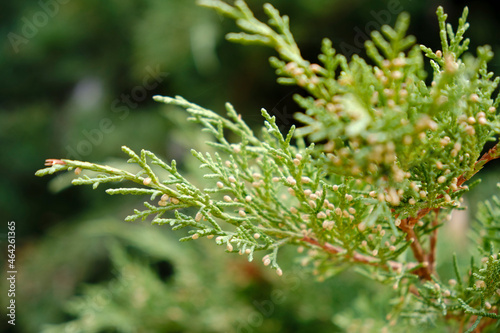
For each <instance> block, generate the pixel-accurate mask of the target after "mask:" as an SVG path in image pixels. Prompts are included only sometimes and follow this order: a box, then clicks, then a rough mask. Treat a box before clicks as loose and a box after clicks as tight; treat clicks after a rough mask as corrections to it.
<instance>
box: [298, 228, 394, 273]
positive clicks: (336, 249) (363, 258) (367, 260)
mask: <svg viewBox="0 0 500 333" xmlns="http://www.w3.org/2000/svg"><path fill="white" fill-rule="evenodd" d="M301 240H302V241H303V242H306V243H309V244H311V245H315V246H318V247H321V248H322V249H323V250H324V251H325V252H328V253H332V254H339V253H342V252H345V249H343V248H341V247H340V246H335V245H332V244H330V243H320V242H319V241H318V240H317V239H315V238H312V237H309V236H304V237H303V238H302V239H301ZM344 257H345V258H346V259H350V260H351V261H354V262H359V263H363V264H367V265H370V266H377V267H381V268H383V269H385V270H389V268H391V269H392V270H393V271H398V270H401V268H402V265H401V263H399V262H396V261H387V262H386V263H384V264H382V263H381V262H380V260H379V259H377V258H375V257H370V256H367V255H363V254H360V253H357V252H355V253H352V254H348V253H346V254H345V256H344Z"/></svg>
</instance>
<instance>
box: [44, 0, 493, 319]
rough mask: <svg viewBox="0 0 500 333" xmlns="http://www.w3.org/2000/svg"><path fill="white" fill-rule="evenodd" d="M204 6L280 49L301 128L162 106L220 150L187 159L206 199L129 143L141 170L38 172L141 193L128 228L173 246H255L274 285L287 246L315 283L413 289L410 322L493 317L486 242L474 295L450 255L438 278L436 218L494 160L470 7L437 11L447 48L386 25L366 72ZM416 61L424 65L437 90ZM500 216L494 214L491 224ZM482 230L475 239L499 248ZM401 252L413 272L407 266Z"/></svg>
mask: <svg viewBox="0 0 500 333" xmlns="http://www.w3.org/2000/svg"><path fill="white" fill-rule="evenodd" d="M201 4H202V5H204V6H206V7H209V8H213V9H215V10H218V11H219V12H220V13H222V14H223V15H227V16H228V17H231V18H232V19H235V20H236V23H237V25H238V27H239V28H240V29H241V30H242V31H241V32H238V33H236V34H234V33H233V34H229V35H228V39H230V40H233V41H238V42H243V43H253V44H262V45H265V46H268V47H272V48H274V49H275V50H276V52H277V56H276V57H272V58H271V59H270V63H271V65H272V66H273V67H274V68H275V69H276V74H277V75H278V82H279V83H281V84H287V85H297V86H299V87H301V88H303V91H304V94H303V95H296V96H295V100H296V102H297V103H298V105H299V106H300V107H301V108H303V109H304V112H299V113H297V114H296V118H297V120H298V121H299V122H300V123H301V124H302V125H301V126H299V127H298V128H295V127H292V128H291V129H290V131H289V132H288V133H281V132H280V128H279V126H278V124H277V123H276V118H275V117H271V116H270V115H269V113H268V112H267V111H266V110H262V111H261V113H262V116H263V118H264V127H263V128H262V130H261V131H260V132H254V131H253V130H252V129H250V128H249V127H248V126H247V124H246V123H245V122H244V120H243V119H242V117H241V115H239V114H238V113H237V112H236V110H235V109H234V108H233V107H232V106H231V105H230V104H226V114H227V116H225V117H224V116H221V115H220V114H219V113H217V112H214V111H211V110H207V109H205V108H203V107H201V106H198V105H196V104H194V103H191V102H189V101H187V100H185V99H184V98H182V97H179V96H177V97H175V98H172V97H164V96H155V97H154V99H155V100H156V101H158V102H162V103H166V104H170V105H175V106H178V107H182V108H184V109H186V111H187V113H188V114H189V118H188V119H189V120H190V121H192V122H194V123H197V124H199V125H200V126H202V127H203V129H204V131H206V132H208V133H210V134H211V135H212V137H213V139H212V141H210V142H208V145H210V146H211V148H212V149H213V150H214V152H213V153H204V152H198V151H194V150H193V151H192V154H193V156H194V158H195V159H196V160H197V161H198V162H199V164H200V168H201V169H202V170H203V172H204V184H205V185H204V186H205V187H204V188H199V187H197V186H195V185H194V184H193V183H192V182H191V181H190V180H189V178H190V177H184V176H182V175H181V174H180V172H179V171H178V170H177V168H176V163H175V161H171V162H170V163H166V162H164V161H163V160H162V159H161V158H159V157H158V156H156V155H155V154H154V153H153V152H150V151H147V150H142V151H141V153H140V154H136V153H135V152H133V151H132V150H130V149H129V148H126V147H123V150H124V152H125V153H126V154H128V156H129V160H128V162H129V163H132V164H135V165H136V166H137V167H138V168H139V169H138V171H137V173H132V172H130V171H124V170H119V169H116V168H112V167H109V166H104V165H98V164H94V163H88V162H81V161H72V160H64V159H62V160H58V159H51V160H47V168H46V169H43V170H40V171H38V172H37V173H36V174H37V175H38V176H43V175H47V174H53V173H55V172H59V171H64V170H74V171H75V173H76V174H77V175H79V178H77V179H75V180H74V181H73V184H76V185H83V184H88V185H93V187H94V188H96V187H97V186H98V185H99V184H102V183H109V184H110V186H114V185H115V183H116V182H125V181H130V182H133V183H136V184H140V185H141V186H140V187H130V188H127V187H118V188H109V189H107V190H106V192H107V193H109V194H123V195H141V196H144V195H148V196H150V199H149V200H147V201H146V202H145V203H144V206H145V208H144V209H143V210H138V209H136V210H134V213H133V214H131V215H130V216H128V217H127V219H126V220H127V221H134V220H137V219H142V220H144V219H146V218H148V217H150V216H151V217H152V222H153V223H157V224H169V225H171V226H172V227H173V229H174V230H177V229H181V228H187V230H188V236H185V237H183V238H181V240H182V241H187V240H196V239H199V238H204V237H205V238H207V239H214V240H215V243H216V244H217V245H220V246H223V247H224V248H225V249H226V251H227V252H236V253H239V254H241V255H247V256H248V259H249V260H250V261H251V260H253V259H254V253H255V252H257V251H263V252H265V255H264V256H263V257H262V262H263V263H264V265H266V266H270V267H272V268H274V269H275V270H276V272H277V274H278V275H282V273H283V272H282V270H281V268H280V266H279V264H278V253H279V250H280V249H281V247H283V246H286V245H288V244H289V245H296V246H298V251H299V253H301V256H303V257H304V258H303V261H302V262H303V263H304V264H305V265H306V266H307V265H308V264H311V265H310V267H311V270H312V272H313V274H315V275H318V276H319V278H322V277H328V276H330V275H332V274H335V273H336V272H338V271H339V267H345V266H357V267H358V268H363V269H365V273H366V275H368V276H370V277H371V278H374V279H376V280H377V281H382V282H386V283H393V285H394V286H395V289H398V290H399V291H400V293H401V295H402V299H403V300H406V299H407V298H408V297H406V295H408V293H413V294H414V295H416V296H417V298H416V299H417V300H418V301H419V302H421V303H422V304H423V305H424V309H423V310H422V309H421V308H419V311H424V312H426V313H428V314H431V313H433V312H432V311H440V312H439V313H441V314H442V315H443V316H446V315H447V313H453V314H457V316H456V317H455V318H460V316H469V317H467V320H466V322H474V321H473V320H472V321H471V318H472V316H477V317H478V318H479V317H488V318H497V314H496V312H495V311H496V309H492V304H497V303H498V304H500V301H499V299H498V297H497V296H495V295H496V294H495V290H499V292H498V294H499V295H500V275H499V274H497V273H495V272H499V271H500V262H499V260H498V259H497V257H495V256H494V247H493V245H488V246H487V247H486V246H485V247H486V249H487V250H488V253H487V257H485V258H486V259H485V260H482V266H477V265H476V264H475V262H474V261H471V267H470V270H469V271H470V272H471V274H470V275H468V276H467V277H466V280H467V283H468V285H466V284H465V282H462V276H460V274H459V269H458V267H457V264H456V260H455V262H454V264H455V272H456V275H457V278H456V280H454V281H455V282H454V283H451V282H450V283H449V284H445V283H443V282H442V281H440V280H439V277H438V275H437V274H436V267H437V256H436V248H437V244H438V228H439V227H440V226H442V225H443V224H445V223H446V219H445V218H444V216H445V215H447V214H449V213H450V212H451V211H452V210H453V209H455V208H457V207H459V206H460V199H461V197H462V196H463V194H464V193H465V192H466V191H467V190H468V187H467V186H466V185H464V183H465V182H466V181H467V180H469V179H471V177H472V176H474V175H475V174H476V173H477V172H479V170H480V169H481V168H482V167H483V166H484V165H485V164H486V163H488V162H490V161H492V160H494V159H496V158H499V157H500V148H498V143H497V144H496V145H495V146H494V147H493V148H492V149H490V150H489V151H488V152H487V153H486V154H484V155H483V156H480V155H481V151H482V149H483V147H484V146H485V144H486V143H487V142H489V141H495V140H496V138H495V137H496V136H497V135H498V134H500V117H499V115H498V114H497V107H498V105H499V104H500V97H498V95H496V96H494V94H495V91H496V88H497V87H498V84H499V83H500V78H499V77H495V78H494V77H493V73H491V72H489V71H488V68H487V63H488V61H490V60H491V59H492V57H493V53H492V52H491V48H490V47H488V46H483V47H479V48H478V49H477V52H476V55H475V56H474V55H471V54H467V55H466V56H464V54H465V53H464V52H466V51H467V48H468V45H469V40H468V39H464V33H465V32H466V30H467V28H468V23H467V22H466V19H467V13H468V10H467V9H465V10H464V12H463V15H462V17H461V18H460V20H459V23H458V27H457V29H456V31H454V30H453V27H452V26H451V25H450V24H447V23H446V18H447V17H446V14H444V11H443V9H442V8H441V7H439V8H438V10H437V16H438V21H439V27H440V31H439V35H440V37H441V50H436V51H433V50H431V49H430V48H427V47H425V46H422V45H416V44H415V38H414V37H412V36H407V35H406V31H407V29H408V27H409V24H410V22H409V15H407V14H406V13H403V14H401V15H400V16H399V17H398V19H397V21H396V23H395V25H394V27H390V26H384V27H383V28H382V29H381V32H373V33H372V34H371V39H370V40H368V41H367V42H366V44H365V46H366V54H367V55H368V56H369V58H370V61H366V60H364V59H362V58H361V57H360V56H358V55H354V56H353V57H352V58H351V59H350V60H348V59H347V58H346V57H345V56H343V55H340V54H337V52H336V50H335V49H334V48H333V43H332V42H331V41H330V40H327V39H325V40H324V41H323V43H322V49H321V54H320V55H319V56H318V62H317V63H316V62H311V61H309V60H306V59H304V58H303V57H302V55H301V53H300V49H299V47H298V45H297V43H296V42H295V40H294V38H293V36H292V34H291V32H290V26H289V19H288V17H287V16H281V15H280V13H279V12H278V11H277V10H276V9H275V8H274V7H272V6H271V5H269V4H266V5H265V7H264V12H265V13H266V15H267V16H268V18H269V20H268V22H267V23H265V22H262V21H260V20H259V19H257V18H256V17H255V16H254V14H253V13H252V11H251V10H250V8H249V7H248V6H247V5H246V3H245V2H244V1H241V0H237V1H235V3H234V5H233V6H231V5H229V4H227V3H225V2H223V1H219V0H204V1H201ZM425 59H427V60H428V61H430V64H431V67H432V83H431V84H430V85H427V84H426V73H425V61H426V60H425ZM371 64H375V65H371ZM256 133H258V134H256ZM229 138H231V140H229ZM82 170H85V171H84V172H85V173H83V174H80V173H82ZM160 171H161V173H160ZM86 172H90V176H89V175H87V174H86ZM96 174H97V175H96ZM158 198H159V200H158ZM499 206H500V205H499ZM188 208H189V209H188ZM431 212H434V213H433V214H430V213H431ZM492 215H494V214H492ZM498 216H499V217H497V216H496V215H495V217H494V218H492V219H493V220H495V219H496V221H497V222H498V221H499V220H500V213H499V214H498ZM488 221H490V220H488ZM491 223H493V222H491ZM488 228H492V230H498V228H500V227H499V226H497V225H496V224H492V225H490V226H489V227H488ZM495 228H496V229H495ZM487 230H490V229H487ZM479 234H480V236H479V237H478V238H479V242H484V244H491V243H492V240H496V239H498V237H497V236H495V235H488V233H486V236H485V233H484V232H481V233H479ZM305 248H307V249H308V251H305V252H304V249H305ZM486 249H485V251H486ZM409 250H410V251H411V253H412V254H413V257H414V261H415V262H412V260H413V259H408V258H410V256H407V254H408V252H409ZM495 274H496V275H495ZM457 281H459V282H457ZM412 299H413V298H412ZM486 300H488V301H486ZM402 302H403V301H402ZM490 302H494V303H490ZM495 302H496V303H495ZM450 304H451V305H450ZM401 307H402V308H404V306H401ZM408 308H410V307H408ZM485 322H486V321H484V322H483V323H485ZM480 323H481V320H480V319H478V321H476V322H475V324H474V325H477V327H482V326H481V325H480Z"/></svg>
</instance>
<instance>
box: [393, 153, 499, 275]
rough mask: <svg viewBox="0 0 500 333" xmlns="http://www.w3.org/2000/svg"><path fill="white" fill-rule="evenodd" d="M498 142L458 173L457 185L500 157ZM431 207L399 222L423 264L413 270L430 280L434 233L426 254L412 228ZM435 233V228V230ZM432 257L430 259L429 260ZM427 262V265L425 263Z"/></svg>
mask: <svg viewBox="0 0 500 333" xmlns="http://www.w3.org/2000/svg"><path fill="white" fill-rule="evenodd" d="M498 146H499V143H497V144H496V145H495V146H494V147H493V148H491V149H490V150H489V151H488V152H487V153H485V154H484V155H483V156H481V158H480V159H479V160H477V161H476V163H475V164H474V170H473V172H472V173H464V174H462V175H460V177H458V179H457V186H459V187H460V186H461V185H462V184H463V183H465V182H466V181H467V180H469V179H470V178H472V177H473V176H474V175H475V174H476V173H478V172H479V170H481V169H482V167H483V166H484V165H485V164H486V163H488V162H490V161H492V160H494V159H497V158H500V150H499V148H498ZM441 197H443V196H442V195H440V196H438V197H437V198H438V199H439V198H441ZM436 209H439V208H434V210H436ZM432 210H433V208H430V207H428V208H423V209H421V210H420V211H418V213H417V216H415V217H407V218H406V219H403V220H401V224H400V225H399V228H400V229H401V230H402V231H403V232H405V233H406V234H407V235H406V240H407V241H413V243H412V244H411V245H410V247H411V249H412V252H413V255H414V257H415V259H416V260H417V261H418V262H420V263H422V264H424V267H423V268H422V269H419V270H417V271H415V273H416V274H417V275H418V276H419V277H420V278H421V279H423V280H431V275H432V274H434V268H435V254H433V253H432V252H433V251H434V250H433V247H434V248H435V244H434V245H433V244H432V242H433V241H436V239H434V240H433V237H434V233H433V235H431V250H430V251H431V252H430V253H429V254H426V253H425V251H424V249H423V248H422V245H421V244H420V241H419V240H418V238H417V237H416V234H415V231H414V230H413V228H414V226H415V224H417V222H418V221H419V220H420V219H421V218H422V217H424V216H426V215H427V214H429V212H430V211H432ZM435 232H436V234H437V230H436V231H435ZM431 258H432V261H431ZM425 263H427V265H425Z"/></svg>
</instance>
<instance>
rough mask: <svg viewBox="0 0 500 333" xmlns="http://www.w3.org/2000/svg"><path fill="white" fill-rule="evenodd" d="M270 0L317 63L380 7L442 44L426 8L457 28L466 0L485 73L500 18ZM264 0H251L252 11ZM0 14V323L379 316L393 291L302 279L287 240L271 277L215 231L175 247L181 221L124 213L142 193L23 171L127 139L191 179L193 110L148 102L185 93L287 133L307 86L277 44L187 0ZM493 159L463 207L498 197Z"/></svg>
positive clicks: (405, 2)
mask: <svg viewBox="0 0 500 333" xmlns="http://www.w3.org/2000/svg"><path fill="white" fill-rule="evenodd" d="M270 2H271V3H272V4H273V5H275V6H276V7H277V8H278V9H280V11H281V12H282V13H284V14H287V15H289V16H290V17H291V27H292V32H293V33H294V34H295V37H296V40H297V42H298V44H299V46H300V47H301V49H302V51H303V55H304V56H305V57H306V58H308V59H309V60H311V61H315V59H316V56H317V54H318V52H319V48H320V42H321V39H322V38H323V37H328V38H330V39H332V41H333V43H334V47H337V48H338V49H339V50H341V49H343V50H344V52H346V53H349V52H350V51H356V52H357V50H358V49H359V47H360V42H361V41H362V40H363V39H364V38H366V37H365V35H366V34H367V32H368V31H369V30H371V29H373V28H378V27H380V23H386V21H390V23H393V22H394V21H395V19H396V15H394V14H393V13H390V12H389V9H390V8H392V9H393V11H396V12H399V11H401V10H405V11H408V12H410V14H411V16H412V23H411V28H410V32H411V33H412V34H414V35H416V36H417V40H418V42H419V43H423V44H425V45H427V46H430V47H432V48H434V49H435V48H437V47H438V45H439V42H438V34H437V31H438V28H437V19H436V17H435V10H436V7H437V6H438V5H440V4H441V5H443V6H444V7H445V11H446V12H447V13H448V14H449V20H450V22H451V23H452V24H454V25H456V22H457V19H458V17H459V16H460V15H461V12H462V8H463V6H464V5H468V6H469V8H470V16H469V22H470V23H471V28H470V30H469V32H468V34H467V36H468V37H470V38H471V39H472V43H471V50H475V48H476V47H477V46H478V45H483V44H490V45H492V47H493V50H494V51H495V53H496V56H495V58H494V60H493V61H492V63H491V64H490V68H491V69H492V70H493V71H495V72H497V73H500V67H499V64H500V50H499V45H500V43H498V39H497V37H496V36H497V34H496V32H497V31H499V29H500V22H499V21H498V19H497V17H496V13H497V12H496V11H495V10H494V8H493V7H492V6H493V4H492V3H491V2H488V1H431V0H426V1H416V0H413V1H412V0H400V1H398V0H390V1H379V0H376V1H374V0H372V1H368V0H351V1H340V0H278V1H270ZM263 3H264V1H260V0H249V1H248V4H249V5H250V7H251V8H252V9H253V10H254V11H255V13H256V15H257V17H259V18H261V19H264V17H263V12H262V4H263ZM1 9H2V10H1V12H2V14H1V21H0V35H1V36H3V42H2V44H1V46H0V47H1V53H0V73H1V78H0V143H1V153H0V170H1V175H2V177H1V178H0V212H1V217H2V221H1V223H2V227H1V228H0V235H1V239H0V240H1V244H2V245H1V249H2V250H1V251H2V252H1V255H0V257H1V258H2V262H5V259H6V255H7V251H6V248H7V246H6V242H5V240H6V232H7V222H8V221H12V220H13V221H15V222H16V241H17V243H16V256H17V257H16V260H17V261H16V264H17V269H18V272H19V273H18V275H17V288H16V305H17V307H16V311H17V312H16V315H17V316H16V326H11V325H8V324H7V319H6V317H5V316H4V310H2V319H1V321H0V331H2V332H28V333H29V332H40V331H43V330H45V331H46V332H280V331H281V332H312V331H317V332H348V331H349V332H362V331H363V330H365V331H366V332H371V331H377V330H379V329H380V325H383V324H384V320H385V319H384V318H385V315H386V313H387V311H388V309H389V305H388V304H387V297H388V296H386V295H384V293H383V292H381V291H384V290H386V288H387V287H386V286H381V285H374V284H373V283H370V282H369V281H367V280H365V279H363V278H360V277H358V276H357V275H355V274H353V273H351V272H347V273H343V274H341V275H340V276H339V277H336V278H334V279H330V280H327V281H326V282H323V283H319V282H316V281H313V279H311V278H310V275H308V273H306V272H303V271H302V270H300V267H299V265H298V264H295V263H293V258H294V256H295V254H294V253H293V249H290V251H289V253H285V254H283V256H284V257H289V258H290V260H289V264H288V265H285V268H286V269H285V272H286V274H285V277H284V278H281V279H280V278H278V277H275V274H273V272H271V271H270V270H267V269H265V268H263V267H262V265H260V264H259V263H258V261H259V260H256V261H257V263H255V264H254V263H247V262H246V260H245V259H243V258H239V257H236V256H230V255H226V254H224V251H223V250H222V249H221V248H218V247H216V246H214V244H213V243H212V242H210V241H206V240H201V241H198V242H192V243H183V244H179V243H178V241H177V239H178V238H180V237H181V236H183V234H182V233H181V232H171V231H170V230H169V228H168V227H166V226H165V227H158V226H150V225H149V224H148V223H144V224H129V223H125V222H123V219H124V217H125V216H126V215H127V214H128V213H129V212H131V211H132V210H133V208H135V207H140V205H141V200H136V199H135V198H123V197H110V196H107V195H106V194H104V191H103V189H102V188H99V189H97V190H92V189H91V188H87V187H78V188H77V187H69V186H68V183H69V180H70V178H71V177H70V176H68V175H62V176H58V177H53V178H49V177H46V178H41V179H40V178H36V177H35V176H34V172H35V171H36V170H37V169H39V168H42V167H43V163H44V160H45V159H46V158H73V159H83V160H89V161H94V162H102V163H111V164H122V163H124V154H122V153H121V150H120V146H121V145H127V146H129V147H130V148H132V149H135V150H139V149H141V148H147V149H149V150H152V151H154V152H155V153H156V154H158V155H159V156H163V157H165V158H167V159H172V158H175V159H176V160H178V162H180V165H181V166H182V168H183V169H184V170H185V173H187V174H188V175H190V176H191V177H192V178H194V179H196V178H197V177H199V172H198V169H197V166H196V165H194V164H193V160H192V159H190V154H189V148H191V147H197V148H198V149H203V140H204V134H202V133H201V132H200V130H199V128H198V127H196V126H192V125H189V124H187V123H186V121H185V118H184V114H183V113H182V111H180V110H178V109H176V108H172V107H168V106H164V105H161V104H157V103H154V102H153V101H152V99H151V97H152V96H153V95H155V94H161V95H169V96H173V95H182V96H184V97H185V98H187V99H189V100H190V101H193V102H195V103H198V104H200V105H203V106H205V107H207V108H211V109H213V110H215V111H217V112H223V105H224V102H226V101H230V102H231V103H232V104H233V105H234V106H235V107H236V109H237V110H238V112H240V113H242V114H243V117H244V119H245V120H246V121H247V122H248V123H249V124H250V125H251V126H253V127H260V126H261V125H262V119H261V116H260V109H261V108H262V107H263V108H266V109H267V110H268V111H270V113H271V114H273V115H276V116H277V119H278V122H279V124H280V126H281V127H282V128H283V130H286V129H287V128H288V127H290V126H291V124H292V123H293V117H292V115H293V113H294V112H296V111H299V110H298V108H297V106H295V104H294V103H293V101H292V95H293V93H297V92H300V91H299V90H297V89H295V88H293V87H282V86H278V85H277V84H276V83H275V76H274V73H273V70H272V69H271V68H270V67H269V65H268V61H267V59H268V57H269V56H271V55H273V51H272V50H268V49H265V48H263V47H250V46H241V45H235V44H230V43H228V42H226V41H225V40H224V34H225V33H227V32H230V31H234V30H235V29H236V28H235V25H234V22H232V21H231V20H228V19H226V18H223V17H221V16H219V15H217V14H216V13H213V12H211V11H210V10H207V9H205V8H200V7H197V6H196V4H195V1H194V0H184V1H180V0H129V1H118V0H110V1H98V0H87V1H81V0H72V1H69V0H46V1H43V0H42V1H31V2H19V1H13V0H6V1H3V2H2V5H1ZM388 13H389V14H388ZM382 21H383V22H382ZM341 45H342V47H340V46H341ZM496 170H498V163H497V164H492V165H490V166H488V168H487V169H486V170H485V171H484V177H485V178H486V181H484V182H483V184H482V185H480V186H478V187H477V188H476V189H475V190H474V191H473V192H471V194H470V195H469V196H468V201H469V203H470V205H471V208H472V209H470V210H469V215H473V214H474V208H473V207H474V205H475V202H477V201H478V200H482V199H484V198H487V197H488V196H490V195H491V194H492V193H493V192H494V184H495V183H496V182H497V181H498V179H499V177H498V171H496ZM460 241H463V242H467V240H466V239H460ZM446 245H447V246H448V245H450V246H449V247H447V248H446V249H444V248H443V251H441V254H442V256H443V258H446V260H448V258H449V255H450V253H452V252H453V251H460V249H462V250H461V251H462V254H463V259H464V260H465V261H467V260H468V257H467V250H464V249H466V248H467V247H465V246H463V244H461V245H460V246H457V243H453V242H452V241H450V242H447V243H446ZM454 246H455V248H454ZM4 249H5V250H4ZM282 262H286V259H285V258H283V260H282ZM287 266H288V267H287ZM4 267H5V266H4V265H2V273H1V274H2V282H0V286H1V287H2V288H1V293H2V296H1V299H2V300H3V301H2V308H3V309H5V308H4V305H6V304H7V303H6V302H7V301H8V300H7V297H6V290H7V289H8V288H5V287H6V286H7V285H6V282H5V280H6V279H5V277H4V274H5V271H6V268H4ZM446 268H447V267H446V266H445V267H443V270H444V271H446ZM287 272H288V273H287ZM444 274H446V273H444ZM387 294H390V293H387ZM365 317H371V318H373V319H372V320H363V318H365Z"/></svg>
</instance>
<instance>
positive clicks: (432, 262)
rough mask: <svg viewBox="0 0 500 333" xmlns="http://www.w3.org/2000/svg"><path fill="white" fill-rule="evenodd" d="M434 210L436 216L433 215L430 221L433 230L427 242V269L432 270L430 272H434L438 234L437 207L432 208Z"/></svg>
mask: <svg viewBox="0 0 500 333" xmlns="http://www.w3.org/2000/svg"><path fill="white" fill-rule="evenodd" d="M434 212H435V213H436V216H435V217H434V220H433V221H432V227H433V228H434V230H432V233H431V237H430V240H429V241H430V244H429V255H428V259H427V261H428V262H429V269H430V271H431V272H432V274H436V244H437V236H438V228H437V226H438V224H439V220H438V218H439V208H436V209H434Z"/></svg>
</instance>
